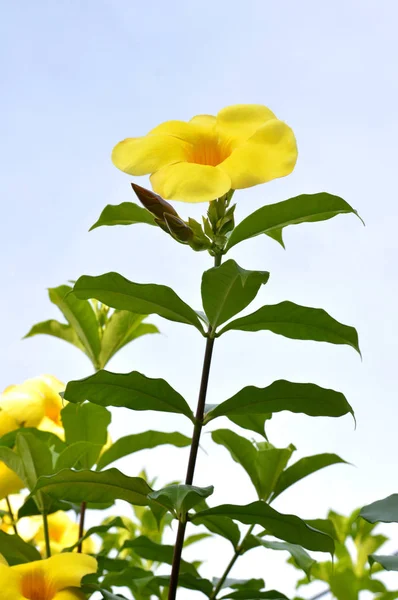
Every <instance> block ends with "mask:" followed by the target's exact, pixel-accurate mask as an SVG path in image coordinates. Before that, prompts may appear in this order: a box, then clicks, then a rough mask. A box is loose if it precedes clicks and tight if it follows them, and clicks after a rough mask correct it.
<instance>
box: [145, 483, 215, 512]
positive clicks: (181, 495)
mask: <svg viewBox="0 0 398 600" xmlns="http://www.w3.org/2000/svg"><path fill="white" fill-rule="evenodd" d="M213 492H214V487H213V486H212V485H211V486H209V487H205V488H201V487H196V486H194V485H185V484H173V485H168V486H166V487H164V488H162V489H161V490H157V491H155V492H151V493H150V494H149V496H148V498H149V499H150V500H155V501H156V502H159V504H161V505H162V506H164V507H165V508H167V509H168V510H169V511H171V512H172V513H175V514H176V516H177V518H178V519H181V518H185V516H186V514H187V512H188V511H189V509H190V508H193V507H194V506H196V505H197V504H199V503H200V502H202V500H203V499H204V498H208V497H209V496H210V495H211V494H212V493H213Z"/></svg>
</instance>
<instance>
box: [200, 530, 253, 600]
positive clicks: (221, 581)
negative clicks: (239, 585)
mask: <svg viewBox="0 0 398 600" xmlns="http://www.w3.org/2000/svg"><path fill="white" fill-rule="evenodd" d="M254 527H255V525H251V526H250V527H249V529H248V530H247V533H246V535H245V537H244V538H243V540H242V541H241V543H240V544H239V545H238V546H237V547H236V549H235V553H234V555H233V556H232V558H231V560H230V561H229V563H228V564H227V566H226V567H225V571H224V573H223V574H222V575H221V578H220V579H219V581H218V583H217V585H216V587H215V588H214V590H213V591H212V593H211V595H210V596H209V598H210V600H216V598H217V594H218V592H219V591H220V590H221V589H222V586H223V585H224V582H225V580H226V578H227V577H228V575H229V573H230V571H231V569H232V567H233V566H234V564H235V563H236V561H237V560H238V558H239V556H241V554H242V550H243V546H244V543H245V541H246V539H247V538H248V537H249V535H250V534H251V532H252V531H253V529H254Z"/></svg>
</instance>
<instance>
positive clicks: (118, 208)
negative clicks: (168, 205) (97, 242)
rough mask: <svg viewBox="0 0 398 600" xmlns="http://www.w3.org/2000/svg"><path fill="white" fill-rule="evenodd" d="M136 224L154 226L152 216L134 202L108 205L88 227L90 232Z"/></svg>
mask: <svg viewBox="0 0 398 600" xmlns="http://www.w3.org/2000/svg"><path fill="white" fill-rule="evenodd" d="M136 223H145V224H146V225H156V223H155V219H154V217H153V215H152V214H151V213H150V212H149V211H148V210H146V209H145V208H141V206H138V204H134V202H122V203H121V204H108V206H105V208H104V210H103V211H102V213H101V214H100V217H99V219H98V221H96V222H95V223H94V225H92V226H91V227H90V231H92V230H93V229H96V228H97V227H103V226H112V225H135V224H136Z"/></svg>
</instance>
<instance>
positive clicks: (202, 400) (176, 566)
mask: <svg viewBox="0 0 398 600" xmlns="http://www.w3.org/2000/svg"><path fill="white" fill-rule="evenodd" d="M220 264H221V255H216V256H215V257H214V266H215V267H218V266H219V265H220ZM207 333H208V337H207V340H206V349H205V355H204V359H203V368H202V378H201V381H200V389H199V396H198V404H197V407H196V414H195V426H194V430H193V434H192V441H191V450H190V453H189V460H188V467H187V474H186V477H185V483H186V485H192V482H193V477H194V473H195V466H196V459H197V456H198V450H199V442H200V435H201V433H202V427H203V417H204V412H205V404H206V395H207V386H208V383H209V375H210V366H211V358H212V355H213V346H214V338H213V337H210V334H211V327H209V329H208V332H207ZM186 526H187V524H186V521H179V523H178V530H177V537H176V543H175V546H174V555H173V564H172V567H171V575H170V586H169V596H168V600H175V598H176V594H177V587H178V576H179V573H180V564H181V555H182V548H183V545H184V537H185V530H186Z"/></svg>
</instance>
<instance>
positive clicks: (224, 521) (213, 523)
mask: <svg viewBox="0 0 398 600" xmlns="http://www.w3.org/2000/svg"><path fill="white" fill-rule="evenodd" d="M196 508H197V510H198V507H196ZM200 508H201V509H202V510H201V511H200V513H203V510H207V509H208V506H207V504H206V502H202V503H201V504H200ZM191 520H192V523H193V524H194V525H203V526H204V527H206V529H208V530H209V531H211V532H212V533H215V534H216V535H219V536H221V537H223V538H225V539H226V540H228V541H229V542H231V544H232V546H233V547H234V550H236V548H237V547H238V544H239V540H240V531H239V527H238V526H237V525H236V523H234V522H233V520H232V519H230V518H228V517H220V516H218V515H217V516H212V515H209V516H199V512H197V513H196V515H195V519H191Z"/></svg>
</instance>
